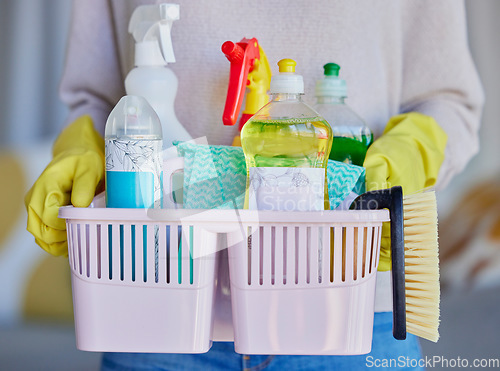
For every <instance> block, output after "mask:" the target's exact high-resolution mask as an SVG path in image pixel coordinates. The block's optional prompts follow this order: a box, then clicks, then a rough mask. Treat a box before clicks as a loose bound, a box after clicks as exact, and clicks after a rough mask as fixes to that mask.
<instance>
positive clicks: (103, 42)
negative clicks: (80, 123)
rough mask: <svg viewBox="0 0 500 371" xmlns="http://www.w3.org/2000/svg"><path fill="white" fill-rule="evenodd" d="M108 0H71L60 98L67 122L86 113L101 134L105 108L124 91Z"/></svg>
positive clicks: (104, 120)
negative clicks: (69, 28) (68, 32)
mask: <svg viewBox="0 0 500 371" xmlns="http://www.w3.org/2000/svg"><path fill="white" fill-rule="evenodd" d="M113 17H114V16H113V11H112V4H111V2H110V1H107V0H75V1H74V3H73V10H72V21H71V30H70V35H69V39H68V45H67V54H66V63H65V69H64V73H63V77H62V80H61V84H60V98H61V100H62V101H63V102H64V103H65V104H66V105H67V106H68V107H69V109H70V113H69V117H68V120H67V121H68V122H67V123H66V124H68V123H70V122H72V121H73V120H75V119H76V118H77V117H79V116H82V115H85V114H88V115H90V116H91V117H92V118H93V120H94V125H95V127H96V129H97V130H98V131H99V132H101V133H102V134H103V132H104V126H105V123H106V119H107V116H108V115H109V112H110V111H111V109H112V108H113V106H114V105H115V104H116V102H117V101H118V100H119V99H120V98H121V97H122V96H123V95H124V94H125V88H124V85H123V74H122V70H121V66H120V56H119V45H118V38H117V35H116V30H115V26H114V23H115V21H116V20H115V19H113Z"/></svg>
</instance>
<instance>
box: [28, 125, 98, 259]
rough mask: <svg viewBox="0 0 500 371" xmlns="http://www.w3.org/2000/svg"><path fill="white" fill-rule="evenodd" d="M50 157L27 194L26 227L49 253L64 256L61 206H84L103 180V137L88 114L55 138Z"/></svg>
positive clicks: (64, 223)
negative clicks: (58, 215)
mask: <svg viewBox="0 0 500 371" xmlns="http://www.w3.org/2000/svg"><path fill="white" fill-rule="evenodd" d="M52 154H53V159H52V161H51V162H50V163H49V165H48V166H47V167H46V168H45V170H44V171H43V173H42V174H41V175H40V177H39V178H38V179H37V181H36V182H35V184H34V185H33V187H32V188H31V189H30V191H29V192H28V193H27V195H26V197H25V199H24V202H25V205H26V209H27V211H28V227H27V230H28V232H30V233H31V234H32V235H33V236H34V237H35V241H36V243H37V244H38V245H40V247H42V248H43V249H44V250H46V251H47V252H49V253H50V254H52V255H67V253H68V247H67V246H68V245H67V239H66V222H65V220H63V219H59V218H58V217H57V214H58V212H59V207H60V206H65V205H69V203H70V200H71V203H72V204H73V205H74V206H77V207H87V206H89V205H90V203H91V202H92V199H93V197H94V195H95V193H96V191H98V190H99V189H100V188H101V187H102V185H103V179H104V140H103V138H102V136H101V135H100V134H99V133H98V132H97V131H96V130H95V129H94V126H93V124H92V119H91V118H90V116H82V117H80V118H78V119H77V120H75V121H74V122H73V123H72V124H71V125H69V126H68V127H66V128H65V129H64V130H63V131H62V132H61V134H60V135H59V137H58V138H57V139H56V141H55V143H54V146H53V149H52Z"/></svg>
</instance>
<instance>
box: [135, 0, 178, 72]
mask: <svg viewBox="0 0 500 371" xmlns="http://www.w3.org/2000/svg"><path fill="white" fill-rule="evenodd" d="M179 18H180V12H179V4H167V3H163V4H158V5H142V6H138V7H137V8H136V9H135V10H134V12H133V13H132V16H131V17H130V22H129V25H128V32H129V33H131V34H132V36H133V37H134V39H135V42H136V44H135V45H136V47H135V65H136V66H165V65H167V63H174V62H175V55H174V49H173V47H172V38H171V34H170V30H171V28H172V23H173V22H174V21H176V20H178V19H179Z"/></svg>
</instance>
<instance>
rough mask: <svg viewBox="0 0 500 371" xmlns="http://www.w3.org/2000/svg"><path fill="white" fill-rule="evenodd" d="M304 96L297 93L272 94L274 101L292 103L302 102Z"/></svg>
mask: <svg viewBox="0 0 500 371" xmlns="http://www.w3.org/2000/svg"><path fill="white" fill-rule="evenodd" d="M302 95H303V94H297V93H274V94H272V100H273V101H275V102H284V101H287V102H291V101H297V102H302Z"/></svg>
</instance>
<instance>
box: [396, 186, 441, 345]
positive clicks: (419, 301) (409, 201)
mask: <svg viewBox="0 0 500 371" xmlns="http://www.w3.org/2000/svg"><path fill="white" fill-rule="evenodd" d="M403 209H404V212H403V214H404V234H405V284H406V326H407V331H408V332H410V333H412V334H414V335H416V336H419V337H421V338H424V339H427V340H430V341H434V342H437V341H438V339H439V332H438V328H439V301H440V286H439V251H438V240H437V238H438V234H437V205H436V195H435V193H434V192H433V191H430V192H424V193H418V194H414V195H410V196H405V197H404V199H403Z"/></svg>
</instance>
